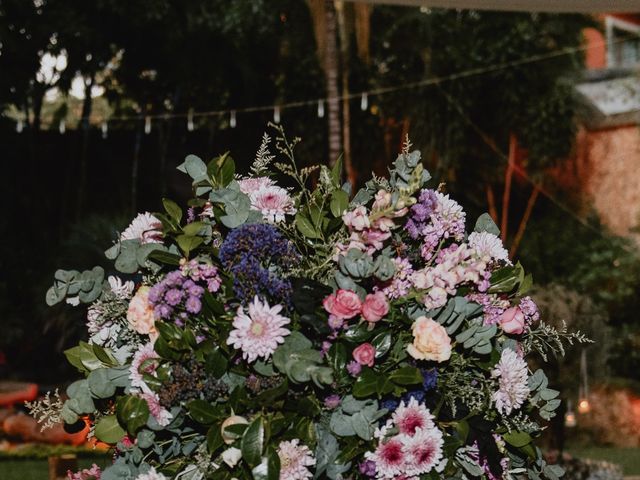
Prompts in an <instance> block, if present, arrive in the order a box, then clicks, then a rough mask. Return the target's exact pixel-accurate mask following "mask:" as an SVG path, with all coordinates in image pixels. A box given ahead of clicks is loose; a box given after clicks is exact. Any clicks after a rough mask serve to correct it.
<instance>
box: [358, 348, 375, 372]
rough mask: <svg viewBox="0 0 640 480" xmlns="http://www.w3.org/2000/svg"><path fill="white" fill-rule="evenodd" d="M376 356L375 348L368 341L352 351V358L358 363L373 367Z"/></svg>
mask: <svg viewBox="0 0 640 480" xmlns="http://www.w3.org/2000/svg"><path fill="white" fill-rule="evenodd" d="M375 358H376V349H375V347H374V346H373V345H371V344H370V343H363V344H362V345H360V346H359V347H357V348H356V349H355V350H354V351H353V359H354V360H355V361H356V362H358V363H359V364H360V365H366V366H367V367H373V361H374V360H375Z"/></svg>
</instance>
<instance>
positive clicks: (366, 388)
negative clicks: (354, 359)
mask: <svg viewBox="0 0 640 480" xmlns="http://www.w3.org/2000/svg"><path fill="white" fill-rule="evenodd" d="M377 383H378V382H377V375H376V374H375V373H374V372H373V370H371V369H370V368H366V367H365V368H363V369H362V372H361V373H360V375H359V376H358V379H357V380H356V381H355V383H354V384H353V396H354V397H357V398H362V397H368V396H370V395H373V394H374V393H376V391H377Z"/></svg>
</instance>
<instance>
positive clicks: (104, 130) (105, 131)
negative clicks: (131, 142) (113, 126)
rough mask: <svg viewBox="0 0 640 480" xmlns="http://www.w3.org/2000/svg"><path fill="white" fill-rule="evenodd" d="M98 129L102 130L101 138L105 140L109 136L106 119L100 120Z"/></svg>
mask: <svg viewBox="0 0 640 480" xmlns="http://www.w3.org/2000/svg"><path fill="white" fill-rule="evenodd" d="M100 131H101V132H102V138H103V139H105V140H106V138H107V137H108V136H109V124H108V123H107V122H106V121H105V122H102V125H101V126H100Z"/></svg>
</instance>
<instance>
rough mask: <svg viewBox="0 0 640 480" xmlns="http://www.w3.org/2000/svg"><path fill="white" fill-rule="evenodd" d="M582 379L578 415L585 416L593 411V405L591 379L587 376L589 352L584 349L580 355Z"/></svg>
mask: <svg viewBox="0 0 640 480" xmlns="http://www.w3.org/2000/svg"><path fill="white" fill-rule="evenodd" d="M580 377H581V378H580V392H579V397H580V400H579V401H578V413H580V414H583V415H584V414H585V413H589V412H590V411H591V404H590V403H589V378H588V374H587V351H586V350H585V349H584V348H583V349H582V352H581V353H580Z"/></svg>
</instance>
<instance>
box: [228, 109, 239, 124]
mask: <svg viewBox="0 0 640 480" xmlns="http://www.w3.org/2000/svg"><path fill="white" fill-rule="evenodd" d="M237 124H238V123H237V121H236V111H235V110H231V112H230V114H229V126H230V127H231V128H236V125H237Z"/></svg>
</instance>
